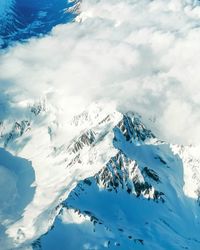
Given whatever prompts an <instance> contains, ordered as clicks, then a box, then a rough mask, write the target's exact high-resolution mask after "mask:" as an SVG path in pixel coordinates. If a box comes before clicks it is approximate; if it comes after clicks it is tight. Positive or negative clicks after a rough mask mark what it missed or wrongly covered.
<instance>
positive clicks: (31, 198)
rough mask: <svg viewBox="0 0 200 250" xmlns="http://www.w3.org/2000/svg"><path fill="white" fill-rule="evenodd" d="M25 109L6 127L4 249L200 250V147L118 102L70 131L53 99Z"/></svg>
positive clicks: (1, 166) (2, 134)
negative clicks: (160, 132) (164, 136)
mask: <svg viewBox="0 0 200 250" xmlns="http://www.w3.org/2000/svg"><path fill="white" fill-rule="evenodd" d="M20 105H21V111H22V110H23V112H21V116H19V115H14V114H11V115H10V117H6V118H2V121H1V123H0V143H1V149H0V173H1V177H0V187H1V188H2V190H4V192H1V193H0V201H1V206H2V209H1V210H0V221H1V224H0V228H1V231H0V232H1V233H0V239H1V247H2V249H3V250H8V249H34V250H35V249H44V250H51V249H52V250H64V249H68V250H77V249H121V250H125V249H126V250H128V249H137V250H138V249H150V250H151V249H199V248H200V239H199V230H200V220H199V216H200V207H199V199H200V182H199V178H200V172H199V171H200V167H199V159H200V156H199V150H198V147H194V146H187V147H186V146H179V145H172V144H168V143H167V142H164V141H162V140H160V139H158V138H157V137H156V135H154V133H153V132H152V131H151V130H150V129H149V128H148V126H149V127H153V124H151V122H150V121H146V124H147V126H146V125H144V122H143V120H142V118H141V117H140V116H139V115H138V114H136V113H133V112H128V113H124V114H122V113H120V112H119V111H117V110H116V109H115V107H113V106H112V105H110V104H106V105H105V104H102V105H100V104H94V105H91V106H90V107H89V108H88V109H87V110H86V111H84V112H83V113H81V114H80V115H76V116H74V118H73V119H72V120H71V122H70V123H68V124H67V125H66V124H62V123H61V122H60V121H59V116H58V110H57V109H56V108H55V107H53V106H51V105H49V104H48V102H47V101H46V100H45V99H44V100H41V101H39V102H35V103H21V104H20ZM2 117H3V116H2ZM64 126H68V127H67V129H68V130H69V131H70V128H71V131H75V133H74V134H73V135H69V134H68V135H66V138H63V137H64V134H62V140H60V138H59V132H60V131H61V130H63V127H64ZM61 141H62V143H61ZM63 142H64V143H63ZM13 194H14V195H13ZM11 197H12V199H11ZM8 200H9V202H7V201H8Z"/></svg>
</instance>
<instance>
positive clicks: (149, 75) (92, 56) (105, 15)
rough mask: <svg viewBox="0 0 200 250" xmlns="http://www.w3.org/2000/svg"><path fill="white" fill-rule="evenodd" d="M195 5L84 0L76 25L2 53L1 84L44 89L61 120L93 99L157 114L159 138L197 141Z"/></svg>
mask: <svg viewBox="0 0 200 250" xmlns="http://www.w3.org/2000/svg"><path fill="white" fill-rule="evenodd" d="M199 18H200V6H199V5H198V1H192V0H190V1H189V0H187V1H186V0H167V1H164V0H154V1H150V0H140V1H138V0H137V1H136V0H109V1H107V0H98V1H97V0H96V1H94V0H83V2H82V6H81V15H80V16H79V18H78V19H79V21H80V20H82V22H80V23H71V24H66V25H59V26H57V27H56V28H54V30H53V32H52V33H51V35H49V36H46V37H44V38H40V39H32V40H30V42H28V43H27V44H23V45H22V44H19V45H17V46H15V47H14V48H11V49H9V50H8V51H6V52H3V54H2V55H1V56H0V90H1V93H2V95H3V94H4V95H5V94H9V95H10V96H12V98H13V100H15V101H19V100H24V99H34V98H35V99H37V98H40V96H42V95H47V98H48V99H49V101H50V102H51V103H52V104H54V105H57V106H58V107H61V108H62V109H63V112H64V114H65V115H64V119H66V117H71V115H72V114H73V113H76V112H78V111H79V110H80V109H83V107H84V106H85V105H88V104H90V102H92V101H95V100H104V101H115V102H116V103H117V106H118V108H119V109H120V110H121V109H122V110H134V111H138V112H140V113H141V114H142V115H144V116H145V117H148V116H156V117H157V120H158V126H159V127H160V131H162V133H161V136H162V137H164V138H166V139H167V140H171V141H175V142H182V143H191V142H192V143H198V142H199V139H200V133H198V132H199V129H200V115H199V105H200V98H199V97H200V85H199V82H200V72H199V69H200V66H199V56H200V46H199V41H200V28H199Z"/></svg>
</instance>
